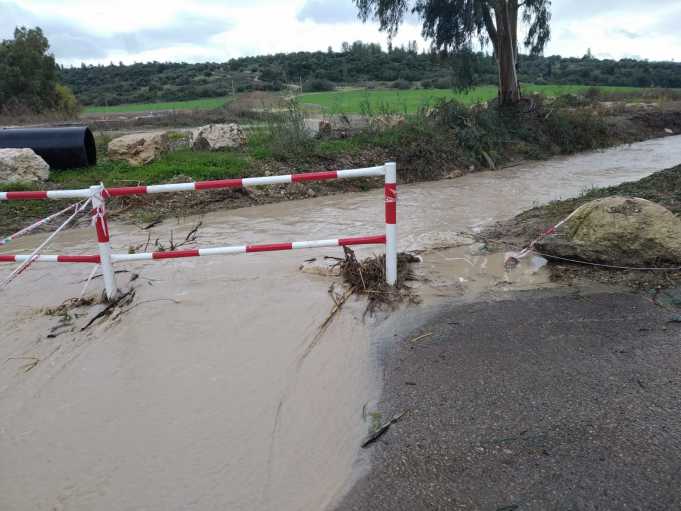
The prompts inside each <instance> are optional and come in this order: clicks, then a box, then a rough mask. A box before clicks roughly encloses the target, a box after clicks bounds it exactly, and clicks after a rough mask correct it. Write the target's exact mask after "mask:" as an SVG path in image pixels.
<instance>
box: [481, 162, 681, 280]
mask: <svg viewBox="0 0 681 511" xmlns="http://www.w3.org/2000/svg"><path fill="white" fill-rule="evenodd" d="M680 189H681V166H676V167H672V168H669V169H666V170H663V171H660V172H656V173H654V174H653V175H651V176H647V177H644V178H643V179H640V180H638V181H632V182H627V183H623V184H621V185H617V186H611V187H599V188H594V189H590V190H588V191H585V193H583V194H581V195H580V196H579V197H577V198H574V199H567V200H560V201H554V202H551V203H549V204H546V205H542V206H538V207H535V208H532V209H529V210H527V211H525V212H523V213H521V214H520V215H518V216H516V217H514V218H511V219H508V220H505V221H503V222H499V223H497V224H495V225H494V226H491V227H489V228H488V229H485V231H484V232H482V233H481V234H480V238H481V239H484V240H485V242H486V243H488V245H489V246H490V248H492V249H496V250H513V251H516V250H518V247H526V246H527V245H528V244H529V243H530V242H531V241H532V240H534V239H536V238H537V236H538V234H539V233H542V232H544V231H546V229H548V228H549V227H551V226H553V225H556V224H557V223H558V222H560V221H561V220H563V219H564V218H566V217H567V216H568V215H569V214H570V213H572V212H573V211H574V210H575V209H577V208H579V207H580V206H581V205H583V204H585V203H587V202H589V201H592V200H595V199H600V198H603V197H610V196H615V195H619V196H628V197H639V198H642V199H647V200H650V201H653V202H656V203H658V204H661V205H662V206H664V207H666V208H667V209H669V210H670V211H672V213H674V214H676V215H677V216H680V215H681V198H680V197H679V193H678V190H680ZM549 270H550V273H551V278H552V279H553V280H554V281H556V282H561V283H564V284H570V283H573V282H577V281H579V280H580V279H581V280H591V281H598V282H602V283H607V284H623V285H626V286H628V287H632V288H635V289H647V290H650V289H655V288H666V287H675V286H678V285H680V284H681V272H679V271H668V272H643V271H634V270H618V269H606V268H598V267H594V266H589V265H586V264H582V265H580V264H569V263H564V262H561V261H552V262H551V264H550V266H549Z"/></svg>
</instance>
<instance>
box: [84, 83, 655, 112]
mask: <svg viewBox="0 0 681 511" xmlns="http://www.w3.org/2000/svg"><path fill="white" fill-rule="evenodd" d="M590 88H592V87H590V86H587V85H524V86H523V92H524V93H525V94H527V93H530V92H540V93H542V94H544V95H546V96H560V95H563V94H570V93H573V94H574V93H580V92H584V91H586V90H588V89H590ZM597 88H598V89H600V90H602V91H603V92H620V93H632V92H633V93H636V92H640V91H642V90H643V89H640V88H637V87H597ZM496 95H497V87H496V86H495V85H482V86H479V87H475V88H474V89H471V90H470V91H467V92H455V91H453V90H451V89H410V90H397V89H377V90H367V89H348V90H338V91H334V92H313V93H308V94H303V95H301V96H298V100H299V101H300V102H301V103H302V104H303V105H305V106H306V109H307V110H312V111H314V110H320V109H321V110H322V111H323V112H325V113H348V114H355V113H363V112H365V110H366V108H367V106H368V107H370V108H371V109H372V111H373V112H374V113H388V112H394V113H413V112H416V111H417V110H418V108H419V107H422V106H425V105H427V104H432V103H433V102H435V101H437V100H439V99H443V98H446V99H457V100H459V101H461V102H462V103H465V104H467V105H472V104H474V103H479V102H481V101H489V100H490V99H494V98H495V97H496ZM227 101H228V98H224V97H223V98H204V99H193V100H190V101H172V102H166V103H130V104H125V105H114V106H89V107H86V108H85V110H84V112H85V113H86V114H113V113H132V112H154V111H160V110H211V109H214V108H220V107H222V106H223V105H224V104H225V103H226V102H227Z"/></svg>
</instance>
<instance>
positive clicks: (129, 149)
mask: <svg viewBox="0 0 681 511" xmlns="http://www.w3.org/2000/svg"><path fill="white" fill-rule="evenodd" d="M169 149H170V143H169V140H168V134H167V133H166V132H161V131H158V132H149V133H133V134H131V135H124V136H122V137H118V138H115V139H113V140H112V141H111V142H109V147H108V150H107V154H108V156H109V159H110V160H114V161H125V162H127V163H128V164H130V165H132V166H134V167H139V166H142V165H146V164H148V163H151V162H152V161H156V160H158V159H159V158H160V157H161V156H162V155H163V154H165V153H167V152H168V151H169Z"/></svg>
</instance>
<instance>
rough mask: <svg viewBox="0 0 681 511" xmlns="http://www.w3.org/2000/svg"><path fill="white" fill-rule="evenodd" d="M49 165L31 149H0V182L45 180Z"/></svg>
mask: <svg viewBox="0 0 681 511" xmlns="http://www.w3.org/2000/svg"><path fill="white" fill-rule="evenodd" d="M48 177H50V166H49V165H48V164H47V163H45V160H43V159H42V158H41V157H40V156H38V155H37V154H35V153H34V152H33V149H0V183H26V182H35V181H45V180H46V179H47V178H48Z"/></svg>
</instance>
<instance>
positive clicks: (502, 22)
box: [354, 0, 551, 105]
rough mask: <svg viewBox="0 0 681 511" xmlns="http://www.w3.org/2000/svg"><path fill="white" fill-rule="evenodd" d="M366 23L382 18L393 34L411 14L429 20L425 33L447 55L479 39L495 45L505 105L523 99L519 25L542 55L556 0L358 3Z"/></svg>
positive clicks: (365, 0) (363, 0)
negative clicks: (521, 25) (523, 28)
mask: <svg viewBox="0 0 681 511" xmlns="http://www.w3.org/2000/svg"><path fill="white" fill-rule="evenodd" d="M354 2H355V4H356V5H357V7H358V10H359V17H360V19H362V21H365V22H366V21H367V20H368V19H370V18H372V19H376V20H378V22H379V23H380V28H381V30H385V31H387V32H388V34H389V36H390V37H391V38H392V36H393V35H394V34H395V33H396V32H397V29H398V28H399V26H400V24H401V23H402V20H403V19H404V17H405V15H407V14H409V13H412V14H416V15H417V16H419V18H421V20H422V22H423V26H422V33H423V36H424V37H425V38H426V39H430V40H431V41H432V45H433V47H434V48H435V49H436V50H438V51H444V52H465V51H468V52H470V50H471V47H472V44H473V41H475V40H478V41H479V42H480V44H481V46H483V47H484V46H486V45H487V44H488V43H491V44H492V47H493V49H494V56H495V59H496V62H497V69H498V73H499V101H500V103H501V104H502V105H508V104H514V103H516V102H518V100H519V99H520V86H519V83H518V72H517V64H518V25H519V21H520V22H521V23H524V24H525V25H526V29H527V34H526V37H525V40H524V41H523V43H524V46H525V47H526V48H527V49H529V50H530V53H531V54H532V55H537V54H540V53H541V52H542V51H543V50H544V47H545V46H546V43H547V42H548V40H549V38H550V36H551V31H550V21H551V11H550V8H551V0H523V1H519V0H354Z"/></svg>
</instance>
